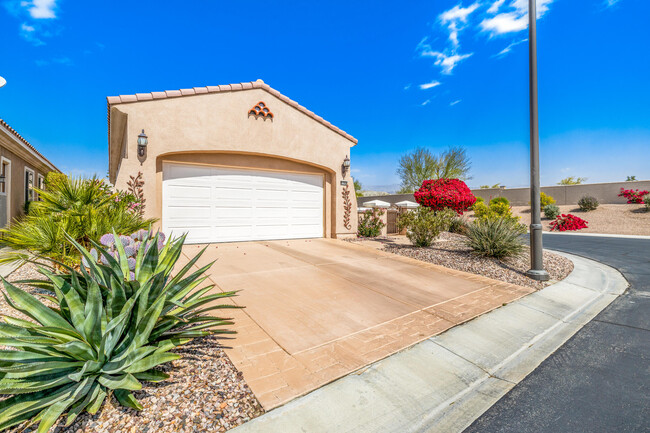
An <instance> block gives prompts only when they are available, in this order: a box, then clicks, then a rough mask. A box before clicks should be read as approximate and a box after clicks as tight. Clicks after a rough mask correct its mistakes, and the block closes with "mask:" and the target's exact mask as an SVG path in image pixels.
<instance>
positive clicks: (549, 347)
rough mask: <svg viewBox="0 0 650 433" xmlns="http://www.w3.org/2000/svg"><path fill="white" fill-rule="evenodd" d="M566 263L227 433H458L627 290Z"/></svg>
mask: <svg viewBox="0 0 650 433" xmlns="http://www.w3.org/2000/svg"><path fill="white" fill-rule="evenodd" d="M558 254H561V255H563V256H565V257H568V258H570V259H571V260H572V261H573V263H574V270H573V272H572V273H571V274H570V275H569V276H568V277H567V278H566V279H564V280H563V281H561V282H559V283H556V284H554V285H551V286H548V287H546V288H544V289H542V290H540V291H538V292H535V293H532V294H530V295H528V296H526V297H524V298H521V299H519V300H517V301H514V302H512V303H510V304H508V305H506V306H503V307H501V308H499V309H497V310H494V311H492V312H490V313H487V314H484V315H482V316H480V317H477V318H476V319H474V320H472V321H470V322H467V323H465V324H463V325H460V326H457V327H455V328H452V329H450V330H449V331H447V332H444V333H442V334H440V335H437V336H434V337H431V338H429V339H428V340H425V341H423V342H421V343H419V344H416V345H414V346H412V347H410V348H408V349H406V350H404V351H402V352H399V353H396V354H394V355H392V356H389V357H388V358H385V359H383V360H381V361H378V362H376V363H374V364H371V365H369V366H367V367H365V368H363V369H361V370H359V371H357V372H355V373H352V374H350V375H348V376H345V377H343V378H341V379H339V380H337V381H335V382H332V383H330V384H328V385H326V386H324V387H322V388H319V389H317V390H315V391H313V392H311V393H310V394H308V395H306V396H303V397H300V398H298V399H296V400H294V401H292V402H290V403H288V404H286V405H284V406H282V407H279V408H277V409H275V410H272V411H270V412H268V413H266V414H265V415H263V416H261V417H259V418H256V419H254V420H252V421H250V422H247V423H246V424H243V425H242V426H239V427H237V428H236V429H234V430H232V431H233V432H235V433H248V432H262V431H263V432H310V433H311V432H333V431H336V432H382V433H384V432H423V431H435V432H460V431H462V430H464V429H465V428H466V427H467V426H469V425H470V424H471V423H472V422H473V421H474V420H475V419H476V418H478V417H479V416H480V415H481V414H482V413H483V412H485V411H486V410H487V409H488V408H489V407H490V406H492V405H493V404H494V403H496V402H497V400H499V399H500V398H501V397H502V396H503V395H505V394H506V393H507V392H508V391H509V390H510V389H512V388H513V387H514V386H515V385H516V384H517V383H518V382H520V381H521V380H522V379H523V378H524V377H526V376H527V375H528V374H529V373H530V372H531V371H533V370H534V369H535V368H536V367H537V366H538V365H539V364H540V363H541V362H542V361H543V360H544V359H546V358H547V357H548V356H549V355H550V354H552V353H553V352H554V351H555V350H557V348H558V347H560V346H561V345H562V344H564V342H566V341H567V340H568V339H569V338H570V337H571V336H572V335H573V334H575V333H576V332H577V331H578V330H579V329H580V328H582V327H583V326H584V325H585V324H586V323H587V322H589V321H590V320H591V319H592V318H593V317H595V316H596V315H597V314H598V313H599V312H600V311H602V310H603V309H604V308H605V307H606V306H607V305H609V303H610V302H612V301H613V300H614V299H615V298H616V297H617V296H618V295H620V294H621V293H623V292H624V291H625V290H626V288H627V287H628V283H627V281H626V280H625V278H624V277H623V276H622V275H621V274H620V273H619V272H618V271H616V270H615V269H613V268H611V267H609V266H605V265H603V264H601V263H598V262H595V261H593V260H589V259H585V258H582V257H578V256H574V255H570V254H565V253H558Z"/></svg>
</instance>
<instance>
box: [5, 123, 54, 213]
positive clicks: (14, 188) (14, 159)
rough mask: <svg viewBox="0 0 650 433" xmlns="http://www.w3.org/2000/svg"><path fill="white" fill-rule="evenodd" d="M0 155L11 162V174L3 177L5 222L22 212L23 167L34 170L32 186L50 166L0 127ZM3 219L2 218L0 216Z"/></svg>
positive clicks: (36, 185)
mask: <svg viewBox="0 0 650 433" xmlns="http://www.w3.org/2000/svg"><path fill="white" fill-rule="evenodd" d="M0 157H3V158H6V159H8V160H9V161H10V162H11V166H10V171H11V175H10V176H9V178H8V179H5V182H6V184H5V189H6V192H7V195H6V196H5V197H4V199H5V200H7V203H8V208H7V219H6V221H7V222H11V221H13V220H14V219H15V218H17V217H19V216H20V215H22V214H23V213H24V209H25V168H29V169H31V170H33V171H34V186H35V187H38V177H39V176H43V177H45V175H47V173H49V172H50V171H52V170H51V169H50V167H48V166H47V165H46V164H44V163H42V162H41V161H40V160H39V159H38V158H36V157H35V156H33V155H32V154H31V152H29V151H28V150H26V149H25V146H24V145H23V144H21V143H18V142H17V141H16V139H15V138H14V137H13V136H12V135H11V134H7V133H5V132H4V130H1V129H0ZM2 220H4V218H2Z"/></svg>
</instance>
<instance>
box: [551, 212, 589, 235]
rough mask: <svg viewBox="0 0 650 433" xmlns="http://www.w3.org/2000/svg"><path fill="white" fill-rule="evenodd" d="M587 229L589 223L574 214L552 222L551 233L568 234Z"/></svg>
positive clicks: (564, 215) (562, 216)
mask: <svg viewBox="0 0 650 433" xmlns="http://www.w3.org/2000/svg"><path fill="white" fill-rule="evenodd" d="M586 228H587V221H585V220H583V219H582V218H579V217H577V216H575V215H572V214H562V215H560V216H558V217H557V218H555V221H553V222H551V231H558V232H566V231H574V230H580V229H586Z"/></svg>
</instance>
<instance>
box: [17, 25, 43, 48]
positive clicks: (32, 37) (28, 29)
mask: <svg viewBox="0 0 650 433" xmlns="http://www.w3.org/2000/svg"><path fill="white" fill-rule="evenodd" d="M36 33H37V32H36V28H35V27H34V26H31V25H29V24H27V23H22V24H21V25H20V36H22V37H23V38H24V39H25V40H26V41H28V42H31V43H32V44H34V45H35V46H37V47H38V46H41V45H45V42H43V41H42V40H40V39H39V38H38V36H36Z"/></svg>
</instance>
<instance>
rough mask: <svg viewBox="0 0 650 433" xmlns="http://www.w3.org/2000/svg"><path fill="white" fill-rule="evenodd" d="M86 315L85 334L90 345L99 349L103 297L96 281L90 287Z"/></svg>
mask: <svg viewBox="0 0 650 433" xmlns="http://www.w3.org/2000/svg"><path fill="white" fill-rule="evenodd" d="M84 315H85V316H86V318H85V320H84V323H83V333H84V335H85V336H86V339H87V341H88V343H89V344H90V345H91V346H93V347H94V348H98V347H99V345H100V343H101V340H102V329H101V317H102V315H103V307H102V295H101V292H100V290H99V286H98V285H97V283H96V282H95V281H91V283H90V286H89V287H88V297H87V298H86V305H85V307H84Z"/></svg>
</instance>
